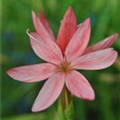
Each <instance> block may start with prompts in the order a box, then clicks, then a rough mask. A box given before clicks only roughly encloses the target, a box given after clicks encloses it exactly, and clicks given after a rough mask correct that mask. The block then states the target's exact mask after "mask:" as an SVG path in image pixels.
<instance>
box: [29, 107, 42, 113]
mask: <svg viewBox="0 0 120 120" xmlns="http://www.w3.org/2000/svg"><path fill="white" fill-rule="evenodd" d="M42 110H43V109H37V108H36V107H34V106H33V107H32V109H31V111H32V112H40V111H42Z"/></svg>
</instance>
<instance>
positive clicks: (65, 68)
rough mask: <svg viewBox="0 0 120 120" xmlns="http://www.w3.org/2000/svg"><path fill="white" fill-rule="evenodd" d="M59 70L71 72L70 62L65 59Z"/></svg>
mask: <svg viewBox="0 0 120 120" xmlns="http://www.w3.org/2000/svg"><path fill="white" fill-rule="evenodd" d="M59 70H60V71H61V72H65V73H67V72H69V71H70V70H71V67H70V63H68V62H67V61H63V62H62V63H61V64H60V66H59Z"/></svg>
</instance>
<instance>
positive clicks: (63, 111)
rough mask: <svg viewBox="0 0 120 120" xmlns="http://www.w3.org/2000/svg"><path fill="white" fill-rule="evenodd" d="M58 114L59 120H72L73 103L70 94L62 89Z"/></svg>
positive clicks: (65, 89)
mask: <svg viewBox="0 0 120 120" xmlns="http://www.w3.org/2000/svg"><path fill="white" fill-rule="evenodd" d="M58 114H59V119H60V120H73V101H72V96H71V94H70V92H69V91H68V90H67V88H66V87H64V88H63V90H62V93H61V97H60V99H59V102H58Z"/></svg>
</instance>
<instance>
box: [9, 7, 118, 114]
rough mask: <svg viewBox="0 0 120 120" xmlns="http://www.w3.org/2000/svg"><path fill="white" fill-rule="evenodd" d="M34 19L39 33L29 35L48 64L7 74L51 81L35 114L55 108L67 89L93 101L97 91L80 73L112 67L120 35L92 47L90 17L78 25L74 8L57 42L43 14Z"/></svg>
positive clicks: (67, 13) (63, 24)
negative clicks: (64, 89)
mask: <svg viewBox="0 0 120 120" xmlns="http://www.w3.org/2000/svg"><path fill="white" fill-rule="evenodd" d="M32 19H33V24H34V27H35V30H36V31H35V32H31V33H29V32H28V31H27V34H28V36H29V38H30V43H31V46H32V48H33V50H34V52H35V54H36V55H37V56H38V57H40V58H42V59H43V60H45V61H46V62H45V63H40V64H35V65H27V66H22V67H16V68H12V69H10V70H8V71H7V74H8V75H9V76H11V77H12V78H13V79H15V80H19V81H21V82H38V81H42V80H45V79H47V78H48V80H47V81H46V82H45V84H44V85H43V87H42V89H41V90H40V93H39V94H38V96H37V98H36V100H35V102H34V105H33V107H32V111H34V112H36V111H42V110H44V109H46V108H48V107H49V106H51V105H52V104H53V103H54V102H55V101H56V100H57V98H58V96H59V95H60V94H61V91H62V89H63V87H64V86H66V88H67V89H68V90H69V91H70V92H71V93H72V94H73V95H75V96H76V97H79V98H81V99H87V100H93V99H94V98H95V93H94V90H93V89H92V87H91V85H90V83H89V82H88V81H87V79H86V78H85V77H84V76H83V75H82V74H81V73H80V72H78V71H77V70H78V69H79V70H99V69H104V68H107V67H109V66H110V65H112V64H113V63H114V62H115V60H116V58H117V52H116V51H115V50H114V49H113V48H110V46H111V45H112V44H113V43H114V42H115V40H116V39H117V37H118V34H117V33H115V34H114V35H111V36H110V37H107V38H106V39H103V40H102V41H100V42H99V43H96V44H95V45H92V46H88V43H89V40H90V34H91V21H90V18H87V19H86V20H85V21H84V22H82V23H81V25H80V26H77V20H76V17H75V15H74V12H73V10H72V8H71V7H69V8H68V10H67V11H66V14H65V16H64V17H63V19H62V22H61V26H60V29H59V32H58V36H57V39H56V38H55V36H54V34H53V32H52V30H51V28H50V25H49V23H48V21H47V19H46V17H45V16H44V14H43V13H41V14H40V18H39V17H37V16H36V15H35V13H34V12H32Z"/></svg>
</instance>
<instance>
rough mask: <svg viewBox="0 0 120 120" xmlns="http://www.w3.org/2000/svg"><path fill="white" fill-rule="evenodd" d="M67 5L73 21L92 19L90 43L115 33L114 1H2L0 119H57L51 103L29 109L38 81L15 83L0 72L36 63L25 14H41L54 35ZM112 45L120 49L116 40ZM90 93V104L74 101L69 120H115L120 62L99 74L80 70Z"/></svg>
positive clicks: (118, 19)
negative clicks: (92, 94)
mask: <svg viewBox="0 0 120 120" xmlns="http://www.w3.org/2000/svg"><path fill="white" fill-rule="evenodd" d="M69 6H72V8H73V9H74V12H75V14H76V17H77V20H78V23H81V22H82V21H83V20H85V19H86V18H87V17H89V16H90V17H91V20H92V37H91V42H90V43H96V42H98V41H100V40H101V39H103V38H105V37H107V36H109V35H111V34H114V33H115V32H118V33H120V0H3V1H2V16H1V17H2V29H1V47H2V49H1V58H0V64H1V67H2V72H1V76H2V82H1V88H2V95H1V110H2V114H1V115H2V120H59V119H58V117H57V112H56V110H57V102H56V103H55V104H53V105H52V106H51V107H50V108H48V109H47V110H46V111H43V112H39V113H36V114H35V113H32V112H31V111H30V109H31V106H32V104H33V102H34V100H35V98H36V95H37V94H38V92H39V90H40V89H41V87H42V85H43V84H44V82H39V83H21V82H18V81H14V80H13V79H11V78H10V77H9V76H8V75H7V74H6V73H5V71H6V70H8V69H10V68H12V67H16V66H22V65H28V64H34V63H39V62H41V60H40V59H39V58H38V57H37V56H36V55H35V54H34V52H33V51H32V49H31V46H30V44H29V39H28V36H27V34H26V29H27V28H29V29H30V30H31V31H34V28H33V24H32V20H31V11H32V10H33V11H35V12H36V13H37V14H38V15H39V11H40V10H43V11H44V13H45V15H46V16H47V18H48V20H49V22H50V24H51V27H52V29H53V31H54V33H55V35H56V36H57V32H58V29H59V26H60V20H61V19H62V17H63V15H64V13H65V11H66V9H67V8H68V7H69ZM113 47H114V48H115V49H116V50H117V51H120V38H119V39H118V40H117V41H116V42H115V43H114V45H113ZM80 72H82V73H83V74H84V75H85V76H86V78H87V79H88V80H89V82H90V83H91V85H92V86H93V88H94V90H95V92H96V99H95V100H94V101H84V100H80V99H78V98H75V97H74V105H75V119H74V120H120V58H119V57H118V59H117V61H116V63H115V64H114V65H112V66H111V67H109V68H107V69H105V70H99V71H80Z"/></svg>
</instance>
